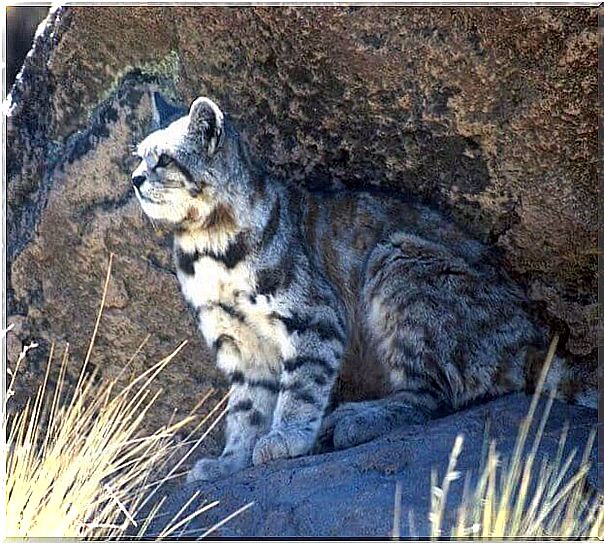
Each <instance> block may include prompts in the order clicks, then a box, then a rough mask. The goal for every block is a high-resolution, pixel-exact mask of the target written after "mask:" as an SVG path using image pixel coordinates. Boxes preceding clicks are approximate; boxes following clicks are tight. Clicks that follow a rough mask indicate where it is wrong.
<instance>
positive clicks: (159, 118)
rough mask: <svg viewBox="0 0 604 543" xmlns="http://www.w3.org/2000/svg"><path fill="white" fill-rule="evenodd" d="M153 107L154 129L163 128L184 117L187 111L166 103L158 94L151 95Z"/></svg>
mask: <svg viewBox="0 0 604 543" xmlns="http://www.w3.org/2000/svg"><path fill="white" fill-rule="evenodd" d="M151 103H152V105H153V127H154V129H156V130H157V129H159V128H165V127H166V126H168V125H169V124H170V123H171V122H172V121H175V120H176V119H178V118H180V117H182V116H183V115H186V113H187V110H186V109H185V108H184V107H179V106H175V105H172V104H170V103H168V102H167V101H166V100H165V99H164V97H163V96H162V95H161V94H160V93H159V92H156V91H155V92H153V93H152V94H151Z"/></svg>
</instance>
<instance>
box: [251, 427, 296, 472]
mask: <svg viewBox="0 0 604 543" xmlns="http://www.w3.org/2000/svg"><path fill="white" fill-rule="evenodd" d="M287 441H288V440H287V435H286V434H285V433H284V432H283V431H281V430H273V431H272V432H269V433H268V434H266V435H264V436H262V437H261V438H260V439H259V440H258V442H257V443H256V446H255V447H254V453H253V454H252V462H253V463H254V466H257V465H258V464H265V463H266V462H270V461H271V460H276V459H278V458H288V457H289V456H291V455H290V454H289V448H288V444H287Z"/></svg>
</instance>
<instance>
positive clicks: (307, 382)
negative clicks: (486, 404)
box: [133, 98, 586, 479]
mask: <svg viewBox="0 0 604 543" xmlns="http://www.w3.org/2000/svg"><path fill="white" fill-rule="evenodd" d="M138 154H139V155H140V157H141V159H142V160H141V163H140V165H139V166H138V168H137V169H136V171H135V172H134V174H133V183H134V186H135V191H136V195H137V197H138V199H139V201H140V204H141V206H142V208H143V210H144V212H145V213H146V214H147V215H148V216H149V217H151V218H153V219H155V220H161V221H164V222H166V223H169V224H171V225H173V227H174V260H175V266H176V270H177V275H178V279H179V281H180V285H181V288H182V292H183V295H184V297H185V299H186V300H187V302H188V303H189V305H190V306H191V307H192V308H193V310H194V312H195V314H196V316H197V319H198V324H199V330H200V332H201V334H202V335H203V337H204V339H205V341H206V342H207V344H208V346H210V347H211V348H213V350H214V352H215V354H216V362H217V365H218V367H219V368H220V369H221V370H222V371H223V372H224V373H225V375H226V376H227V378H228V379H229V380H230V383H231V393H230V397H229V402H228V415H227V429H226V446H225V448H224V452H223V453H222V455H221V456H220V457H219V458H213V459H202V460H200V461H199V462H198V463H197V464H196V466H195V468H194V469H193V471H192V472H191V474H190V479H215V478H219V477H224V476H226V475H228V474H230V473H233V472H235V471H237V470H240V469H242V468H244V467H246V466H248V465H250V464H252V463H254V464H259V463H263V462H267V461H269V460H272V459H275V458H284V457H293V456H299V455H304V454H307V453H309V452H310V451H311V450H312V449H313V447H314V446H315V444H316V442H317V439H318V437H319V435H321V439H325V438H326V436H327V439H330V440H332V441H333V444H334V445H335V446H336V447H347V446H351V445H354V444H357V443H360V442H363V441H366V440H368V439H371V438H373V437H375V436H378V435H380V434H383V433H384V432H387V431H388V430H389V429H391V428H392V427H393V426H395V425H399V424H404V423H414V422H419V421H422V420H425V419H426V418H427V417H433V416H435V415H436V414H438V413H440V412H443V411H447V410H452V409H458V408H460V407H461V406H464V405H466V404H468V403H469V402H472V401H475V400H477V399H479V398H484V397H489V396H497V395H500V394H504V393H507V392H510V391H514V390H521V389H524V388H526V387H527V386H530V382H531V379H532V376H533V375H534V367H533V365H532V363H529V362H528V361H530V360H534V359H535V357H537V358H540V359H542V358H543V353H544V350H545V348H546V344H545V337H546V333H545V331H544V330H543V329H541V328H539V327H538V326H537V325H536V324H535V323H534V321H533V320H532V319H531V318H530V317H529V315H528V313H527V311H526V298H525V295H524V293H523V291H522V290H521V289H520V288H519V287H518V286H517V285H515V284H513V283H512V282H511V281H510V280H509V279H508V278H507V277H506V275H505V274H504V273H503V272H502V271H501V269H500V268H499V266H498V265H497V262H496V260H495V258H494V256H493V254H492V252H491V251H490V250H489V249H488V248H487V247H485V246H484V245H482V244H481V243H479V242H477V241H475V240H473V239H471V238H470V237H468V236H467V235H466V234H465V233H464V231H463V230H461V229H460V228H459V227H458V226H456V225H455V224H454V223H453V222H451V221H450V220H448V219H446V218H445V217H443V216H442V215H441V214H439V213H437V212H436V211H434V210H433V209H430V208H428V207H425V206H423V205H419V204H417V203H414V202H411V201H405V200H402V199H400V198H395V197H392V196H389V197H386V196H384V195H380V194H374V193H369V192H356V193H352V192H323V193H312V192H308V191H305V190H303V189H302V188H300V187H298V186H295V185H293V184H291V183H289V182H287V181H283V180H279V179H275V178H273V177H270V176H268V175H267V174H266V173H264V171H263V170H262V168H260V167H258V166H257V165H256V164H255V163H254V162H253V161H252V160H251V159H250V157H249V153H248V151H247V149H246V148H245V146H244V145H243V143H242V141H241V140H240V138H239V137H238V135H237V133H236V131H235V130H234V128H233V126H232V125H231V124H230V122H229V121H228V120H227V119H225V117H224V115H223V113H222V112H221V110H220V109H219V108H218V106H217V105H216V104H215V103H214V102H212V101H211V100H209V99H207V98H198V99H197V100H195V102H194V103H193V104H192V106H191V108H190V111H189V114H188V115H186V116H184V117H182V118H180V119H178V120H176V121H174V122H172V123H171V124H170V125H169V126H167V127H166V128H164V129H162V130H158V131H156V132H154V133H152V134H151V135H150V136H148V137H147V138H146V139H145V140H144V141H143V142H142V143H141V144H140V145H139V147H138ZM535 353H537V355H536V354H535ZM562 367H563V366H562V365H560V364H558V366H557V368H558V369H557V370H556V371H557V372H558V378H561V377H563V375H562V373H563V369H561V368H562ZM338 376H341V377H344V378H346V377H348V378H352V381H354V382H355V383H356V384H355V385H353V387H352V388H353V389H355V390H356V388H358V389H360V388H362V387H363V385H367V386H368V387H369V388H370V389H371V390H370V391H369V392H367V393H366V398H367V397H368V398H369V399H366V400H365V401H360V402H356V403H349V404H343V405H342V406H340V407H339V408H337V409H336V410H335V411H333V413H331V414H330V415H328V416H327V417H325V413H326V410H327V409H328V407H329V405H328V404H329V402H330V399H331V398H332V393H333V391H334V390H336V389H338V387H341V385H340V384H338V386H336V382H337V380H338ZM554 386H555V385H554ZM355 387H356V388H355ZM562 388H563V387H561V389H562ZM566 388H567V389H568V388H569V387H568V386H567V387H566ZM572 391H573V394H574V395H575V396H576V397H577V398H578V399H579V400H581V398H582V395H583V396H585V394H586V393H585V394H584V391H583V389H582V388H581V386H579V388H577V387H574V388H573V389H572ZM357 399H358V398H357Z"/></svg>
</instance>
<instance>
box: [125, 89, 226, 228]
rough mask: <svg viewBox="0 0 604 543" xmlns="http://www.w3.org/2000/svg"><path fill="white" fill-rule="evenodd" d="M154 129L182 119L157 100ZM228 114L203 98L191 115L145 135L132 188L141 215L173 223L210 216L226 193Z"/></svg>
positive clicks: (197, 100)
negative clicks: (140, 207) (170, 120)
mask: <svg viewBox="0 0 604 543" xmlns="http://www.w3.org/2000/svg"><path fill="white" fill-rule="evenodd" d="M153 105H154V119H155V122H156V124H158V125H160V126H161V125H163V124H165V117H166V116H168V118H170V117H171V118H172V119H173V118H174V117H177V116H178V115H177V114H176V115H175V113H176V111H175V110H174V108H170V107H169V106H168V105H167V103H166V102H165V101H163V99H162V98H161V97H160V96H159V94H157V93H156V94H154V95H153ZM225 140H226V130H225V121H224V115H223V113H222V111H221V110H220V108H219V107H218V106H217V105H216V104H215V103H214V102H213V101H212V100H210V99H209V98H205V97H199V98H197V99H196V100H195V101H194V102H193V103H192V104H191V107H190V109H189V112H188V114H185V115H183V116H181V117H180V118H177V119H176V120H173V121H172V122H170V123H169V124H168V125H167V126H165V128H161V129H159V130H156V131H155V132H153V133H151V134H150V135H149V136H147V137H146V138H145V139H144V140H143V141H142V142H141V143H140V144H139V145H138V147H137V151H136V154H137V155H138V156H139V158H140V159H141V162H140V164H139V165H138V167H137V168H136V170H134V172H133V174H132V184H133V186H134V191H135V193H136V197H137V198H138V200H139V202H140V204H141V206H142V208H143V211H144V212H145V213H146V214H147V215H148V216H149V217H151V218H152V219H156V220H159V221H165V222H168V223H171V224H175V225H178V224H181V223H183V222H184V221H187V220H191V221H196V222H197V221H201V222H203V220H204V218H206V217H208V216H209V215H210V214H211V213H212V211H213V210H214V209H215V207H216V205H217V203H219V202H220V200H221V198H222V197H223V196H224V195H225V191H228V188H227V187H226V185H227V182H228V175H229V157H227V156H225V154H226V153H228V152H229V150H230V149H232V146H231V145H227V144H225V143H226V142H225Z"/></svg>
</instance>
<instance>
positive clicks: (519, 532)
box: [430, 337, 604, 540]
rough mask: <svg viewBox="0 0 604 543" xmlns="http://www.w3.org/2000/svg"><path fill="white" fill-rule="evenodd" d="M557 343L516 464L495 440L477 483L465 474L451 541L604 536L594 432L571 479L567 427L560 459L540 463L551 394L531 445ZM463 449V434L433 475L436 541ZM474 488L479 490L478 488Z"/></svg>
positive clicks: (519, 440) (517, 449)
mask: <svg viewBox="0 0 604 543" xmlns="http://www.w3.org/2000/svg"><path fill="white" fill-rule="evenodd" d="M557 341H558V339H557V337H556V338H554V341H553V342H552V344H551V346H550V349H549V352H548V354H547V357H546V361H545V364H544V369H543V372H542V375H541V378H540V381H539V383H538V385H537V390H536V393H535V395H534V396H533V399H532V401H531V404H530V407H529V412H528V414H527V416H526V417H525V418H524V420H523V422H522V424H521V426H520V428H519V431H518V436H517V439H516V443H515V447H514V451H513V453H512V455H511V458H510V459H509V460H508V461H506V462H503V461H502V458H500V455H499V454H498V453H497V449H496V444H495V442H494V441H491V442H490V443H488V442H485V443H486V445H487V446H486V451H485V454H484V455H483V456H484V461H483V467H482V468H481V470H479V477H478V480H477V482H476V484H474V485H471V483H470V477H469V476H466V479H465V484H464V488H463V497H462V500H461V505H460V507H459V508H458V509H457V511H456V512H455V514H454V516H453V518H455V519H456V521H455V525H454V527H453V529H452V531H451V534H450V536H451V537H455V538H463V539H468V538H511V537H518V538H537V539H546V538H556V539H558V538H573V539H574V538H589V539H593V540H597V539H602V538H603V537H604V501H603V499H602V496H598V495H597V494H595V493H594V492H593V491H588V489H587V486H586V476H587V473H588V469H589V457H590V452H591V449H592V447H593V442H594V437H595V431H594V432H592V433H591V435H590V439H589V440H588V443H586V445H585V449H584V451H583V455H582V459H581V462H580V467H579V469H578V470H577V471H576V472H575V473H571V465H572V463H573V461H574V459H575V457H576V455H577V451H576V450H573V451H571V452H569V453H565V445H566V436H567V431H568V428H565V429H564V430H563V432H562V437H561V439H560V442H559V446H558V449H557V454H556V456H555V458H553V459H548V458H542V459H541V462H539V463H538V454H537V451H538V448H539V445H540V442H541V439H542V437H543V432H544V429H545V424H546V422H547V419H548V416H549V412H550V409H551V406H552V403H553V400H554V396H553V393H552V394H550V396H549V398H548V401H547V403H546V406H545V410H544V412H543V414H542V416H541V419H540V421H539V426H538V427H537V429H536V433H535V435H534V438H533V440H532V443H531V444H530V448H529V443H528V441H529V436H530V429H531V426H532V425H533V421H534V418H535V412H536V409H537V406H538V402H539V397H540V394H541V392H542V389H543V383H544V381H545V375H546V374H547V371H548V369H549V366H550V365H551V361H552V359H553V357H554V353H555V350H556V345H557ZM462 446H463V438H462V436H458V437H457V439H456V441H455V444H454V446H453V449H452V451H451V454H450V457H449V464H448V466H447V470H446V472H445V475H444V478H443V480H442V482H441V483H440V485H439V484H437V482H436V479H437V477H436V474H435V473H433V476H432V485H431V486H432V495H431V496H432V502H431V512H430V522H431V532H432V533H431V537H432V538H433V539H438V538H439V537H441V536H442V535H443V533H442V532H443V530H442V526H443V520H444V518H445V513H446V512H447V509H446V506H447V494H448V492H449V489H450V485H451V484H452V483H453V482H454V481H456V480H457V479H459V478H460V477H461V473H460V472H459V471H457V470H456V467H457V461H458V458H459V455H460V454H461V451H462ZM471 487H472V488H473V489H472V490H470V489H471Z"/></svg>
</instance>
